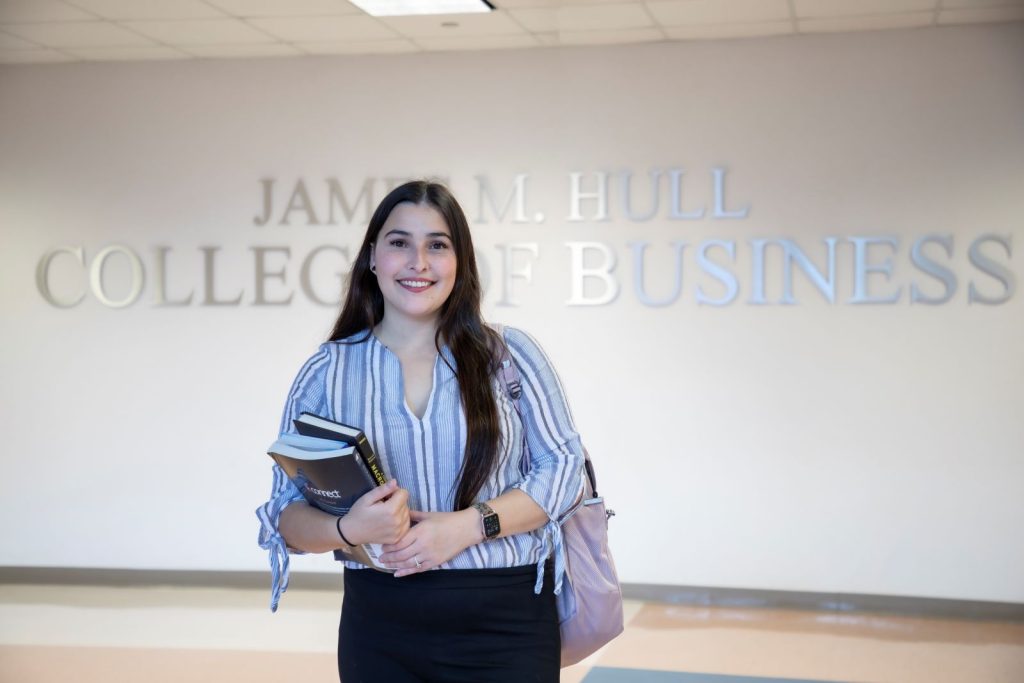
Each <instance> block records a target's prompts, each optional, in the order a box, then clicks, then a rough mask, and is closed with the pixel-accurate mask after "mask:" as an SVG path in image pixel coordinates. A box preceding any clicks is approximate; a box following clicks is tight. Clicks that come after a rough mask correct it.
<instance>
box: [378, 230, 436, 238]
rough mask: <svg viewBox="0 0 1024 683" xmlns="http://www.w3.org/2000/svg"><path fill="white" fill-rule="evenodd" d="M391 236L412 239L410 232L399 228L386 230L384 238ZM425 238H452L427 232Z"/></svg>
mask: <svg viewBox="0 0 1024 683" xmlns="http://www.w3.org/2000/svg"><path fill="white" fill-rule="evenodd" d="M391 235H398V236H399V237H412V233H411V232H409V231H408V230H402V229H401V228H392V229H390V230H388V231H387V232H386V233H384V236H385V237H390V236H391ZM427 237H430V238H434V237H445V238H447V239H451V238H452V236H451V235H449V234H448V233H446V232H428V233H427Z"/></svg>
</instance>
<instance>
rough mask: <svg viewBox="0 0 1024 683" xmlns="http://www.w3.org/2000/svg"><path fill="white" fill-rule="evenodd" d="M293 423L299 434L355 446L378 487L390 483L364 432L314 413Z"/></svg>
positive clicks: (300, 416) (305, 415) (302, 415)
mask: <svg viewBox="0 0 1024 683" xmlns="http://www.w3.org/2000/svg"><path fill="white" fill-rule="evenodd" d="M292 423H293V424H294V425H295V430H296V431H297V432H298V433H299V434H304V435H306V436H315V437H317V438H320V439H334V440H336V441H344V442H345V443H347V444H349V445H350V446H354V447H355V448H356V450H358V451H359V455H360V456H361V457H362V460H363V464H364V465H366V469H367V471H368V472H369V473H370V477H371V478H372V479H373V480H374V482H376V484H377V486H383V485H384V484H386V483H388V477H387V473H386V472H385V471H384V467H383V466H382V465H381V464H380V458H379V457H378V456H377V453H376V452H375V451H374V450H373V446H371V445H370V441H369V439H367V438H366V434H364V433H363V430H361V429H358V428H356V427H352V426H350V425H347V424H342V423H341V422H335V421H334V420H328V419H327V418H326V417H321V416H319V415H314V414H313V413H302V414H301V415H299V417H298V418H296V419H295V420H292Z"/></svg>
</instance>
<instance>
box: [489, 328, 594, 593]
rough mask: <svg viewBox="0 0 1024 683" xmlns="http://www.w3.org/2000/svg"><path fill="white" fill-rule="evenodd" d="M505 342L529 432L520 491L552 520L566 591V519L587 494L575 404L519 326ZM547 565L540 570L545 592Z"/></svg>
mask: <svg viewBox="0 0 1024 683" xmlns="http://www.w3.org/2000/svg"><path fill="white" fill-rule="evenodd" d="M505 342H506V344H507V345H508V349H509V355H510V356H511V358H512V362H513V363H515V364H516V367H517V368H518V370H519V380H520V383H521V384H522V397H521V398H520V400H519V404H520V412H521V415H522V419H523V427H524V429H525V431H526V444H527V447H528V451H529V453H528V457H529V471H528V472H527V474H526V476H525V477H524V478H523V479H522V481H520V482H519V483H517V484H515V488H518V489H521V490H522V491H523V492H525V493H526V494H527V495H528V496H530V498H532V499H533V500H534V502H536V503H537V505H539V506H540V507H541V508H543V510H544V512H546V513H547V515H548V519H549V520H550V521H549V522H548V524H547V525H546V526H545V545H546V546H547V552H545V553H543V555H544V556H545V557H546V556H547V555H548V554H549V553H550V554H551V555H553V557H554V561H555V563H554V572H555V576H554V584H555V593H556V594H557V593H559V592H561V588H562V577H563V575H564V573H565V552H564V548H563V546H562V529H561V525H560V523H559V522H560V520H561V518H562V516H563V515H564V514H565V513H566V512H568V511H569V510H570V509H572V507H573V505H574V504H575V503H576V501H577V500H579V497H580V495H581V494H582V492H583V462H584V455H583V445H582V443H581V442H580V436H579V434H578V433H577V431H576V426H575V424H573V420H572V414H571V412H570V411H569V404H568V402H567V401H566V398H565V392H564V391H563V390H562V384H561V382H560V381H559V380H558V375H557V374H556V373H555V370H554V368H553V367H552V365H551V362H550V361H549V360H548V357H547V356H546V355H545V354H544V351H543V350H542V349H541V348H540V346H539V345H538V344H537V342H536V341H534V339H533V338H532V337H530V336H529V335H528V334H526V333H525V332H523V331H521V330H517V329H515V328H508V327H507V328H505ZM543 578H544V561H543V560H542V561H541V562H540V564H539V565H538V567H537V585H536V586H535V590H536V591H537V592H540V589H541V586H542V585H543Z"/></svg>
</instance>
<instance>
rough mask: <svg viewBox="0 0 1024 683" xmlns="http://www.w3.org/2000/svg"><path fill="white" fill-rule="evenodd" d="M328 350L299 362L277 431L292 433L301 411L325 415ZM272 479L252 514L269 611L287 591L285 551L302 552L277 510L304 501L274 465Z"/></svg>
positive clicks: (324, 348) (326, 348) (274, 607)
mask: <svg viewBox="0 0 1024 683" xmlns="http://www.w3.org/2000/svg"><path fill="white" fill-rule="evenodd" d="M329 363H330V353H329V351H328V347H327V345H324V346H321V347H320V350H319V351H318V352H317V353H316V354H314V355H313V356H312V357H311V358H310V359H309V360H307V361H306V362H305V364H303V366H302V369H301V370H299V374H298V375H297V376H296V377H295V381H294V382H293V383H292V388H291V391H290V392H289V393H288V399H287V401H286V402H285V407H284V414H283V415H282V417H281V428H280V433H281V434H285V433H292V432H294V431H295V427H294V425H293V424H292V419H294V418H296V417H298V416H299V414H301V413H303V412H311V413H315V414H317V415H325V414H326V412H325V411H326V392H325V390H324V387H325V381H324V380H325V378H326V376H327V371H328V365H329ZM272 470H273V482H272V484H271V488H270V498H269V500H267V502H265V503H264V504H263V505H261V506H259V507H258V508H257V509H256V517H257V518H258V519H259V521H260V531H259V539H258V541H259V545H260V547H261V548H263V549H264V550H266V551H267V552H268V553H269V560H270V577H271V595H270V611H271V612H276V611H277V604H278V602H280V600H281V595H282V594H283V593H284V592H285V591H286V590H288V565H289V562H288V553H289V552H293V553H298V554H302V553H301V551H298V550H294V549H290V548H288V546H287V544H286V543H285V540H284V538H283V537H282V536H281V532H280V530H279V528H278V525H279V523H280V520H281V512H282V511H283V510H284V509H285V508H286V507H288V506H289V505H291V504H292V503H295V502H297V501H301V500H304V498H303V496H302V493H301V492H300V491H299V489H298V488H297V487H296V486H295V484H293V483H292V481H291V479H289V478H288V476H287V475H286V474H285V473H284V470H282V469H281V468H280V467H279V466H278V465H276V464H275V465H273V468H272Z"/></svg>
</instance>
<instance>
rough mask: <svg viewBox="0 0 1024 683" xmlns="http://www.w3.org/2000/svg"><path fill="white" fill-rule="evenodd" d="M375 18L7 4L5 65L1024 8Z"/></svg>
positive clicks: (719, 30) (549, 5) (984, 14)
mask: <svg viewBox="0 0 1024 683" xmlns="http://www.w3.org/2000/svg"><path fill="white" fill-rule="evenodd" d="M492 4H493V5H494V6H495V7H496V8H497V9H496V11H494V12H490V13H488V14H465V15H433V16H413V17H385V18H374V17H371V16H368V15H367V14H365V13H364V12H363V11H362V10H360V9H358V8H357V7H355V6H354V5H351V4H350V3H348V2H346V1H345V0H0V64H38V63H49V62H79V61H126V60H128V61H130V60H167V59H196V58H249V57H284V56H302V55H326V54H381V53H410V52H425V51H444V50H487V49H503V48H535V47H550V46H574V45H607V44H613V43H642V42H656V41H670V40H715V39H727V38H747V37H753V36H775V35H791V34H800V33H827V32H845V31H872V30H882V29H893V28H917V27H925V26H942V25H948V24H972V23H981V22H1009V21H1022V20H1024V0H650V1H647V2H628V1H624V0H492Z"/></svg>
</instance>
